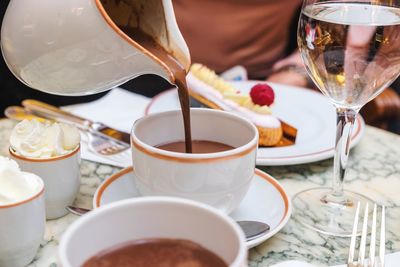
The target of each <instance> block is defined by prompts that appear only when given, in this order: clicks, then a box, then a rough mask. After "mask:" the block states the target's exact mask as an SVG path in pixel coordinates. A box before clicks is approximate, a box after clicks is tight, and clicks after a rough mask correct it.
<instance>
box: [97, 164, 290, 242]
mask: <svg viewBox="0 0 400 267" xmlns="http://www.w3.org/2000/svg"><path fill="white" fill-rule="evenodd" d="M132 197H140V194H139V192H138V191H137V189H136V184H135V173H134V171H133V168H132V167H129V168H125V169H123V170H121V171H120V172H118V173H116V174H114V175H111V176H110V177H108V178H107V179H106V180H104V182H103V183H102V184H101V185H100V186H99V187H98V188H97V190H96V193H95V194H94V197H93V207H94V208H98V207H100V206H103V205H106V204H109V203H112V202H115V201H118V200H122V199H127V198H132ZM291 213H292V204H291V202H290V198H289V197H288V195H287V193H286V192H285V190H284V189H283V187H282V186H281V185H280V184H279V182H277V181H276V180H275V179H274V178H273V177H271V176H270V175H269V174H267V173H265V172H263V171H261V170H258V169H256V170H255V175H254V179H253V182H252V184H251V186H250V189H249V192H248V193H247V195H246V196H245V198H244V200H243V201H242V203H241V204H240V206H239V208H237V209H236V210H235V211H234V212H233V213H231V214H230V216H231V217H232V218H233V219H235V220H241V221H243V220H255V221H261V222H265V223H267V224H269V226H270V227H271V229H270V231H269V232H267V233H266V234H265V235H263V236H260V237H258V238H256V239H253V240H251V241H249V242H247V246H248V248H252V247H254V246H257V245H258V244H260V243H262V242H264V241H265V240H267V239H268V238H270V237H271V236H273V235H275V234H276V233H277V232H278V231H279V230H280V229H282V227H283V226H284V225H285V224H286V223H287V222H288V220H289V218H290V215H291Z"/></svg>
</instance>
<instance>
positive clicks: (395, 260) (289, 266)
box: [271, 251, 400, 267]
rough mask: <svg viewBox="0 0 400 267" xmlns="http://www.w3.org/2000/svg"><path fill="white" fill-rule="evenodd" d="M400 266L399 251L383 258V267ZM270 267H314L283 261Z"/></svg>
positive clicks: (308, 264)
mask: <svg viewBox="0 0 400 267" xmlns="http://www.w3.org/2000/svg"><path fill="white" fill-rule="evenodd" d="M399 265H400V251H399V252H395V253H392V254H387V255H386V256H385V267H398V266H399ZM345 266H346V265H336V266H334V267H345ZM271 267H315V265H312V264H310V263H306V262H301V261H285V262H281V263H278V264H275V265H272V266H271Z"/></svg>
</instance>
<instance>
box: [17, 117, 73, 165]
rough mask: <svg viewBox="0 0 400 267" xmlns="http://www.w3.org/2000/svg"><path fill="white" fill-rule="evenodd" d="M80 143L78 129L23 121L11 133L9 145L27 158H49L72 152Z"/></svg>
mask: <svg viewBox="0 0 400 267" xmlns="http://www.w3.org/2000/svg"><path fill="white" fill-rule="evenodd" d="M79 143H80V134H79V131H78V129H77V128H76V127H75V126H73V125H69V124H65V123H57V122H55V123H50V122H39V121H37V120H23V121H21V122H20V123H18V124H17V125H16V126H15V127H14V129H13V130H12V132H11V137H10V145H11V148H12V149H13V150H14V151H15V152H16V153H18V154H20V155H22V156H25V157H29V158H50V157H54V156H60V155H65V154H68V153H70V152H71V151H73V150H74V149H75V148H76V147H77V146H78V145H79Z"/></svg>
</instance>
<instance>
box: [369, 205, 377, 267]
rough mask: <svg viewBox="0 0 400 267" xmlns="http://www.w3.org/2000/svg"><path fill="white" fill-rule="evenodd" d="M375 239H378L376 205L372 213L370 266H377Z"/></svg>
mask: <svg viewBox="0 0 400 267" xmlns="http://www.w3.org/2000/svg"><path fill="white" fill-rule="evenodd" d="M375 239H376V203H375V204H374V211H373V213H372V225H371V242H370V245H369V266H372V267H373V266H375Z"/></svg>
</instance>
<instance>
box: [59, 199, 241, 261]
mask: <svg viewBox="0 0 400 267" xmlns="http://www.w3.org/2000/svg"><path fill="white" fill-rule="evenodd" d="M99 233H100V234H99ZM149 238H150V239H154V238H156V239H157V238H168V239H185V240H189V241H192V242H195V243H197V244H199V245H200V246H202V247H204V248H206V249H208V250H209V251H212V252H213V253H215V254H216V255H217V256H219V257H220V258H221V259H222V260H223V261H225V263H226V264H227V265H228V266H231V267H243V266H246V260H247V249H246V243H245V238H244V235H243V232H242V231H241V230H240V228H239V226H238V225H237V224H236V223H235V222H234V221H233V220H232V219H231V218H229V217H228V216H226V215H224V214H223V213H221V212H219V211H218V210H216V209H214V208H212V207H210V206H208V205H204V204H202V203H198V202H194V201H191V200H187V199H182V198H171V197H143V198H137V199H128V200H122V201H118V202H115V203H112V204H109V205H106V206H103V207H100V208H99V209H96V210H94V211H92V212H90V213H88V214H87V215H85V216H83V217H82V218H81V219H79V220H77V221H76V222H75V223H74V224H72V225H71V226H70V227H69V228H68V229H67V231H66V232H65V234H64V236H63V237H62V239H61V243H60V247H59V258H60V261H61V265H62V266H64V267H72V266H74V267H75V266H82V264H83V263H85V262H86V261H87V260H88V259H89V258H91V257H93V256H95V255H97V254H98V253H99V252H101V251H104V250H107V249H110V248H112V247H115V246H116V245H119V244H123V243H126V242H129V241H133V240H138V239H149Z"/></svg>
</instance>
